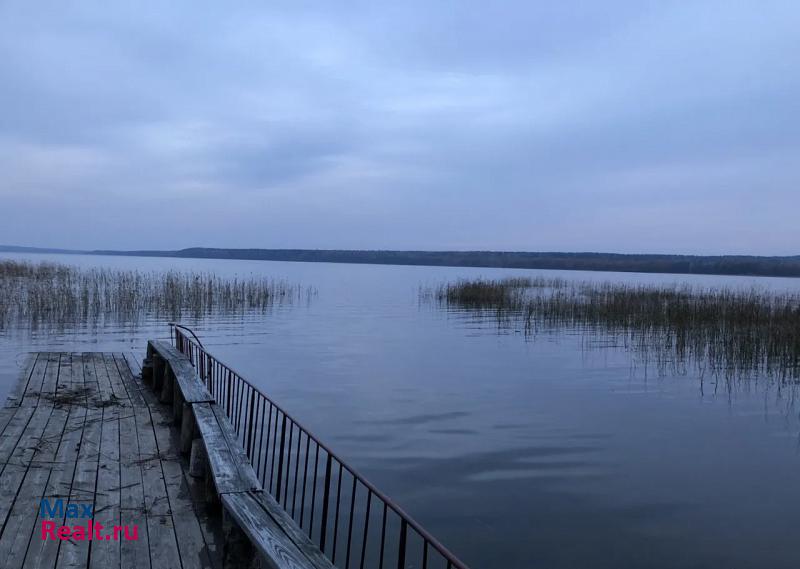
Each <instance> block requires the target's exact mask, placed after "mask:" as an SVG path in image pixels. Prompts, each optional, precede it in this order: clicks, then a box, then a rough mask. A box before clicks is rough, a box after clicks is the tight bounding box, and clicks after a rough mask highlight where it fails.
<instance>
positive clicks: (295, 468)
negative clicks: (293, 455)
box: [292, 427, 303, 518]
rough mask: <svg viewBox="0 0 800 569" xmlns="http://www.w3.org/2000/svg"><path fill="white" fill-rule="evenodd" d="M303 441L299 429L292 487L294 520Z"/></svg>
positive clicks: (298, 429) (298, 428)
mask: <svg viewBox="0 0 800 569" xmlns="http://www.w3.org/2000/svg"><path fill="white" fill-rule="evenodd" d="M302 439H303V431H302V429H300V427H297V460H295V461H294V486H293V487H292V518H294V512H295V503H296V502H297V474H298V472H299V471H300V441H301V440H302Z"/></svg>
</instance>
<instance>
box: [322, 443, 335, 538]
mask: <svg viewBox="0 0 800 569" xmlns="http://www.w3.org/2000/svg"><path fill="white" fill-rule="evenodd" d="M332 466H333V457H332V456H331V453H328V459H327V461H326V463H325V486H324V488H325V489H324V490H323V492H322V515H321V518H322V522H321V525H320V536H319V549H320V551H322V553H325V542H326V538H327V537H328V502H329V501H330V494H331V467H332Z"/></svg>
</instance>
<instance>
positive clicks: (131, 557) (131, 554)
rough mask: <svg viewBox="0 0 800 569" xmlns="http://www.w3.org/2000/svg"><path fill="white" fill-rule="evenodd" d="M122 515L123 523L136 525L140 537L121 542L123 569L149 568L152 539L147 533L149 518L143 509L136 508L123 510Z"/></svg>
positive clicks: (131, 525) (131, 526)
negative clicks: (137, 509) (150, 539)
mask: <svg viewBox="0 0 800 569" xmlns="http://www.w3.org/2000/svg"><path fill="white" fill-rule="evenodd" d="M120 516H121V518H122V525H125V526H128V527H130V528H133V526H136V528H137V534H136V537H137V538H138V539H135V540H124V541H122V542H120V567H121V569H149V568H150V541H149V537H148V535H147V533H148V532H147V519H146V518H145V516H144V514H143V513H142V512H141V511H136V510H122V511H121V512H120Z"/></svg>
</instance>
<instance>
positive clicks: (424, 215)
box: [0, 0, 800, 255]
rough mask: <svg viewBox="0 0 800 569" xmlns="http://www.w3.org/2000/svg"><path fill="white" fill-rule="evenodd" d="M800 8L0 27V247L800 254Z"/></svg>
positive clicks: (576, 9) (17, 6) (351, 13)
mask: <svg viewBox="0 0 800 569" xmlns="http://www.w3.org/2000/svg"><path fill="white" fill-rule="evenodd" d="M798 30H800V4H798V3H797V2H796V1H795V0H790V1H770V0H758V1H749V2H748V1H736V0H724V1H715V2H705V1H692V2H687V1H685V0H684V1H676V2H670V1H667V0H663V1H658V2H649V1H647V0H630V1H618V0H604V1H603V2H599V1H583V2H581V1H569V0H567V1H563V2H553V1H551V0H548V1H533V0H519V1H518V0H508V1H503V0H497V1H495V2H486V1H485V0H460V1H454V0H436V1H431V0H407V1H405V2H388V1H386V0H370V1H348V0H340V1H337V2H307V1H304V0H292V1H282V0H273V1H270V2H264V1H258V2H236V1H231V2H213V3H212V2H203V1H201V0H193V1H191V2H188V1H175V2H163V1H158V2H150V1H141V2H88V1H86V2H64V1H58V2H55V1H54V2H46V1H45V2H30V1H16V0H6V1H4V2H2V3H0V211H2V216H0V243H1V244H15V245H28V246H44V247H63V248H78V249H95V248H102V249H112V248H113V249H177V248H182V247H191V246H209V247H263V248H320V249H339V248H341V249H423V250H443V249H457V250H465V249H466V250H516V251H519V250H527V251H608V252H641V253H648V252H653V253H691V254H724V253H742V254H765V255H790V254H800V221H799V220H798V213H799V212H800V33H798Z"/></svg>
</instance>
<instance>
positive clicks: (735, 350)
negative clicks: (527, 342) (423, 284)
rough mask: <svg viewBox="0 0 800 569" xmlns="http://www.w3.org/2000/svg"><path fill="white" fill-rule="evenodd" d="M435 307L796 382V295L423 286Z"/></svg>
mask: <svg viewBox="0 0 800 569" xmlns="http://www.w3.org/2000/svg"><path fill="white" fill-rule="evenodd" d="M422 294H423V295H424V296H425V297H426V298H429V299H434V300H436V301H437V302H438V303H440V304H442V305H444V306H446V307H448V308H456V309H459V310H468V311H470V312H473V313H476V314H479V315H482V316H492V317H495V318H497V319H498V321H499V322H504V323H507V322H508V321H517V322H519V323H520V325H521V326H522V327H523V328H524V330H525V332H526V334H529V335H535V334H537V333H540V332H547V331H555V330H558V329H562V328H566V327H570V328H575V329H579V330H581V331H583V332H584V333H586V334H592V335H602V336H603V337H604V340H608V339H609V338H610V339H611V340H612V343H616V344H622V345H624V346H626V347H628V348H630V349H633V350H635V351H636V352H638V353H641V354H643V355H645V356H646V357H647V359H648V361H650V360H655V362H656V363H657V365H658V368H659V370H660V371H664V370H666V368H667V367H668V366H670V365H672V366H679V367H680V366H685V365H686V364H687V363H689V362H694V363H695V364H696V366H697V368H698V369H699V370H701V371H705V370H706V369H708V370H709V371H711V372H713V373H722V374H724V375H725V376H726V377H744V376H758V375H767V376H770V377H777V378H779V379H781V380H783V381H788V380H791V381H797V380H800V295H798V294H790V293H773V292H770V291H766V290H760V289H751V290H745V291H739V290H730V289H699V288H695V287H691V286H666V287H663V286H654V285H630V284H623V283H590V282H567V281H564V280H560V279H541V278H540V279H518V278H515V279H504V280H480V279H479V280H473V281H458V282H456V283H448V284H444V285H441V286H439V287H436V288H434V289H428V290H425V291H422Z"/></svg>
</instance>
